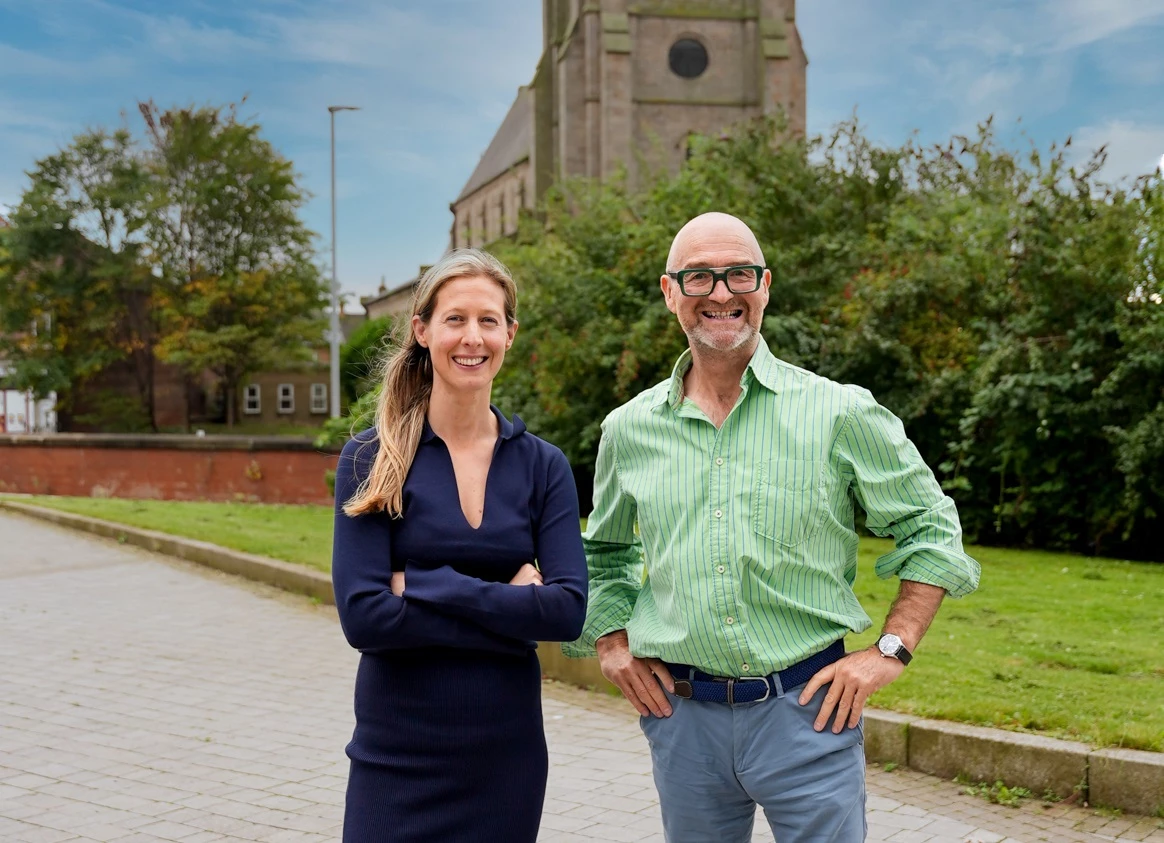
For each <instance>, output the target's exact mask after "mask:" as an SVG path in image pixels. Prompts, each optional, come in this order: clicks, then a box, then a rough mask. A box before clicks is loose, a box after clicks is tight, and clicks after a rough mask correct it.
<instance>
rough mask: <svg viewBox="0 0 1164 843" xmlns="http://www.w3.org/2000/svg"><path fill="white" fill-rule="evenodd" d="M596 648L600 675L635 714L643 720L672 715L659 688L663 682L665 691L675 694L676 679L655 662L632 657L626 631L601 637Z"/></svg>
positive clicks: (663, 666)
mask: <svg viewBox="0 0 1164 843" xmlns="http://www.w3.org/2000/svg"><path fill="white" fill-rule="evenodd" d="M595 649H596V650H598V665H599V667H601V668H602V675H603V676H605V677H606V678H607V679H609V680H610V681H611V682H613V683H614V684H615V685H617V686H618V689H619V690H620V691H622V695H623V696H624V697H626V698H627V700H628V701H629V702H630V704H631V705H633V706H634V707H635V711H637V712H638V713H639V714H641V715H642V716H643V717H646V716H648V715H654V716H655V717H670V716H671V703H670V702H668V701H667V695H666V694H664V693H663V688H662V687H660V686H659V683H662V684H663V687H665V688H666V689H667V690H668V691H671V692H672V693H674V691H675V680H674V679H672V678H671V671H669V670H667V666H666V665H664V664H663V663H662V662H661V661H659V660H658V659H640V658H637V657H635V656H632V655H631V651H630V642H629V641H628V640H627V635H626V630H625V629H619V630H616V631H614V632H611V633H608V634H606V635H604V636H602V637H601V638H599V639H598V641H597V642H596V643H595Z"/></svg>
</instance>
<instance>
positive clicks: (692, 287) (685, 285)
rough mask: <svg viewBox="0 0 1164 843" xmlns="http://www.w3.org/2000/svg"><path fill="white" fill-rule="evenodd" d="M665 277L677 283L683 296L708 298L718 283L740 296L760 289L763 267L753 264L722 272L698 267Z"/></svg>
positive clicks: (734, 267) (671, 273) (729, 268)
mask: <svg viewBox="0 0 1164 843" xmlns="http://www.w3.org/2000/svg"><path fill="white" fill-rule="evenodd" d="M667 275H669V276H670V277H671V278H673V279H675V281H677V282H678V283H679V289H680V291H682V293H683V295H685V296H710V295H711V293H712V290H714V289H715V285H716V284H718V283H719V282H720V281H722V282H723V283H724V286H725V287H727V288H728V292H729V293H739V294H741V295H742V294H744V293H754V292H756V290H758V289H760V282H761V281H762V280H763V278H764V267H762V266H756V265H755V264H748V265H746V266H729V267H727V268H726V269H723V270H716V269H711V268H708V267H700V268H696V269H680V270H679V271H678V272H668V273H667Z"/></svg>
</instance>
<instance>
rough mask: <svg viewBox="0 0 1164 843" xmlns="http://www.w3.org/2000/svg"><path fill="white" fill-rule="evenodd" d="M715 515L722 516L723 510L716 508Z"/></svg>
mask: <svg viewBox="0 0 1164 843" xmlns="http://www.w3.org/2000/svg"><path fill="white" fill-rule="evenodd" d="M715 517H716V518H723V510H721V509H717V510H716V511H715Z"/></svg>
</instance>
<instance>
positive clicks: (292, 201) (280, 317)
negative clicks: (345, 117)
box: [140, 102, 327, 426]
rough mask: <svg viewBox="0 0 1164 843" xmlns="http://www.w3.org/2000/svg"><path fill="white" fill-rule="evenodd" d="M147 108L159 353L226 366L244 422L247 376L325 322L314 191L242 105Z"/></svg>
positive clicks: (304, 341)
mask: <svg viewBox="0 0 1164 843" xmlns="http://www.w3.org/2000/svg"><path fill="white" fill-rule="evenodd" d="M140 111H141V115H142V117H143V119H144V120H145V123H146V127H147V137H148V141H149V150H148V153H147V155H146V159H145V160H146V166H147V170H148V173H149V176H150V179H151V190H152V193H151V197H150V205H149V213H148V215H147V217H146V220H145V225H144V228H143V231H144V233H145V237H146V241H147V243H148V248H149V252H150V259H151V263H152V267H153V268H154V270H155V271H156V272H157V274H158V276H159V278H160V279H161V281H162V286H161V287H160V295H159V297H158V299H157V304H158V306H159V312H160V315H161V322H162V332H163V338H162V339H161V340H160V342H159V343H158V354H159V356H160V357H161V358H162V359H164V360H167V361H169V362H172V363H174V364H176V365H178V366H180V367H182V368H183V369H184V370H185V371H186V372H187V373H189V374H190V375H191V376H193V375H197V374H198V373H200V372H203V371H206V370H209V371H211V372H213V373H214V374H215V375H217V377H218V378H219V380H220V382H221V385H222V387H223V390H224V392H225V395H226V409H227V424H228V426H229V425H233V423H234V419H235V417H236V415H237V411H236V406H235V404H236V400H237V397H236V396H237V392H238V385H239V383H240V381H241V380H242V378H243V377H245V376H246V375H247V374H249V373H251V372H254V371H257V370H259V369H262V368H267V367H273V366H286V365H288V364H289V363H293V362H294V361H296V360H302V361H305V360H307V359H308V358H309V357H310V356H311V351H312V347H313V346H314V345H315V344H317V343H318V341H319V338H320V337H321V336H322V333H323V320H322V318H321V316H322V313H323V308H324V306H325V303H326V296H327V287H326V285H325V284H324V282H323V279H322V277H321V275H320V272H319V271H318V268H317V267H316V265H315V264H314V254H313V252H312V248H311V237H312V235H311V232H309V231H308V230H307V229H306V228H305V227H304V225H303V223H302V222H301V221H300V219H299V216H298V213H299V210H300V208H301V207H302V206H303V203H304V202H305V201H306V196H305V194H304V193H303V192H302V191H301V190H300V189H299V188H298V186H297V185H296V182H295V173H294V171H293V169H292V165H291V163H290V162H289V161H287V160H286V159H284V158H283V157H282V156H280V155H279V154H278V152H276V151H275V149H274V148H273V147H272V146H271V145H270V143H268V142H267V141H266V140H264V139H263V138H262V137H261V136H260V127H259V126H258V125H257V124H254V123H248V122H245V121H242V120H240V119H239V118H238V116H237V107H235V106H232V107H230V108H227V109H215V108H199V109H190V108H187V109H170V110H168V111H165V112H163V111H161V110H160V109H159V108H158V107H157V106H156V105H154V104H153V103H152V102H145V103H141V104H140Z"/></svg>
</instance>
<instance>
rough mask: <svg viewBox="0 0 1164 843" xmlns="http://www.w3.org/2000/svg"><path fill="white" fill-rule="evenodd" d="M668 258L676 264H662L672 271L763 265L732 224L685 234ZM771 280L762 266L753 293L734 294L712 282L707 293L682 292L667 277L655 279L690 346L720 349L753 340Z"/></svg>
mask: <svg viewBox="0 0 1164 843" xmlns="http://www.w3.org/2000/svg"><path fill="white" fill-rule="evenodd" d="M673 262H674V264H675V265H674V266H668V267H667V269H668V270H669V271H672V272H676V271H678V270H680V269H694V268H702V267H707V268H711V269H715V270H717V271H721V270H723V269H726V268H727V267H729V266H743V265H747V264H762V263H763V260H762V258H760V257H759V255H758V254H757V252H756V249H755V247H754V245H753V244H752V243H751V242H749V238H748V237H746V236H744V234H743V232H741V231H738V230H736V229H735V228H734V227H731V226H722V225H709V226H705V227H703V228H701V229H699V230H696V231H691V232H689V233H688V234H686V235H685V236H684V238H683V241H682V242H681V244H680V248H679V249H678V251H677V252H676V253H675V255H674V257H673ZM771 283H772V274H771V273H770V272H769V271H768V270H766V269H765V270H764V276H763V278H762V280H761V282H760V289H758V290H756V291H755V292H752V293H733V292H731V291H730V290H728V288H727V285H726V284H724V283H723V282H722V281H717V282H716V284H715V288H714V289H713V290H712V292H711V294H710V295H707V296H685V295H683V292H682V291H681V290H680V288H679V284H678V282H677V281H675V280H673V279H672V278H671V277H670V276H667V275H663V276H662V278H661V279H660V286H661V287H662V289H663V295H664V296H665V297H666V300H667V309H668V310H670V311H671V312H672V313H674V314H675V315H676V316H677V317H678V318H679V325H680V327H682V328H683V333H685V334H687V340H688V342H689V343H690V344H691V347H692V349H693V350H695V349H697V348H701V349H703V350H706V351H716V352H720V353H724V352H731V351H735V350H736V349H739V348H744V347H750V346H751V345H752V342H753V340H754V339H755V338H756V337H757V336H758V335H759V333H760V323H761V321H762V320H763V318H764V307H765V306H766V305H767V304H768V287H769V286H770V285H771Z"/></svg>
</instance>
